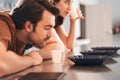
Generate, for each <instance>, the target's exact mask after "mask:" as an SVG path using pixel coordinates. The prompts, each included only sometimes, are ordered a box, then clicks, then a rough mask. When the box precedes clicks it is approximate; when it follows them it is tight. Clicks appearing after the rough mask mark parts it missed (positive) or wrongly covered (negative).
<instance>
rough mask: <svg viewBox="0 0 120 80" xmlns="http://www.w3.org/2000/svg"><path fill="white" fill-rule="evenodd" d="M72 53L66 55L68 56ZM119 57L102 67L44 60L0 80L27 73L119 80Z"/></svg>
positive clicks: (70, 79) (74, 79)
mask: <svg viewBox="0 0 120 80" xmlns="http://www.w3.org/2000/svg"><path fill="white" fill-rule="evenodd" d="M71 54H72V52H70V53H68V54H67V56H70V55H71ZM119 67H120V56H119V55H118V56H117V57H115V58H113V59H110V60H109V61H106V63H105V65H102V66H73V63H71V62H70V61H69V60H68V59H67V58H66V59H65V62H64V63H63V64H53V63H52V61H51V60H45V61H44V62H43V64H41V65H39V66H34V67H30V68H28V69H26V70H23V71H21V72H18V73H15V74H12V75H9V76H6V77H3V78H1V79H0V80H16V78H17V77H19V76H21V75H25V74H27V73H29V72H65V73H67V74H66V75H65V77H64V79H63V80H120V68H119Z"/></svg>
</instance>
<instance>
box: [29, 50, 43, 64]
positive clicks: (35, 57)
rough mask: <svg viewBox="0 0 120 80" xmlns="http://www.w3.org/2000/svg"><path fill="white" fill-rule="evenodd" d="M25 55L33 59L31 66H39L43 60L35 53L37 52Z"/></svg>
mask: <svg viewBox="0 0 120 80" xmlns="http://www.w3.org/2000/svg"><path fill="white" fill-rule="evenodd" d="M27 55H28V56H30V57H32V58H33V60H34V64H33V66H35V65H39V64H41V63H42V61H43V58H42V57H41V55H40V54H39V52H37V51H32V52H30V53H29V54H27Z"/></svg>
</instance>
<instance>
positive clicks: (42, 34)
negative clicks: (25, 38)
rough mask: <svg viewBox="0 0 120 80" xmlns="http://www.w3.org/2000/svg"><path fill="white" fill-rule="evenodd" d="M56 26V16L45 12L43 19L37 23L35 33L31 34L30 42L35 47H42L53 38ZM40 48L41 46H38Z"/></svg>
mask: <svg viewBox="0 0 120 80" xmlns="http://www.w3.org/2000/svg"><path fill="white" fill-rule="evenodd" d="M54 25H55V16H54V15H52V14H51V13H50V12H48V11H47V10H45V11H44V12H43V17H42V19H41V20H40V21H39V22H38V23H37V26H36V28H35V31H34V32H31V33H30V35H29V36H30V37H29V38H30V40H31V42H32V43H33V44H35V45H37V46H38V45H40V44H41V43H42V42H44V41H45V40H46V39H47V38H48V37H50V36H51V29H52V28H53V26H54ZM38 47H39V46H38Z"/></svg>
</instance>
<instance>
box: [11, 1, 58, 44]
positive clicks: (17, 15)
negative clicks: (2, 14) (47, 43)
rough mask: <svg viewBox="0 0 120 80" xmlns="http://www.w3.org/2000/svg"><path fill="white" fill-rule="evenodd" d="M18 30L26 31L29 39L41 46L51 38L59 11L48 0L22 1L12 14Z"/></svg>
mask: <svg viewBox="0 0 120 80" xmlns="http://www.w3.org/2000/svg"><path fill="white" fill-rule="evenodd" d="M10 15H11V17H12V19H13V21H14V23H15V25H16V29H17V30H26V32H27V33H29V34H28V35H27V39H28V40H29V41H30V42H32V43H33V44H39V43H40V42H42V41H44V40H45V39H46V38H48V37H49V36H51V28H52V27H53V26H54V25H55V16H57V15H59V10H58V9H57V8H56V7H54V6H53V5H52V4H50V3H49V2H48V1H46V0H21V1H19V3H18V4H17V5H16V7H15V8H14V9H13V10H12V11H11V13H10Z"/></svg>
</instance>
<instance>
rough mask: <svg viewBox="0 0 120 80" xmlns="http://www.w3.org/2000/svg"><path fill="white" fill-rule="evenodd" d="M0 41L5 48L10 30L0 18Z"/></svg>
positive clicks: (8, 43) (9, 40) (8, 42)
mask: <svg viewBox="0 0 120 80" xmlns="http://www.w3.org/2000/svg"><path fill="white" fill-rule="evenodd" d="M0 42H2V43H3V44H4V45H5V47H6V48H8V46H9V45H10V42H11V32H10V29H9V27H8V25H7V23H6V22H4V21H3V20H0Z"/></svg>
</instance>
